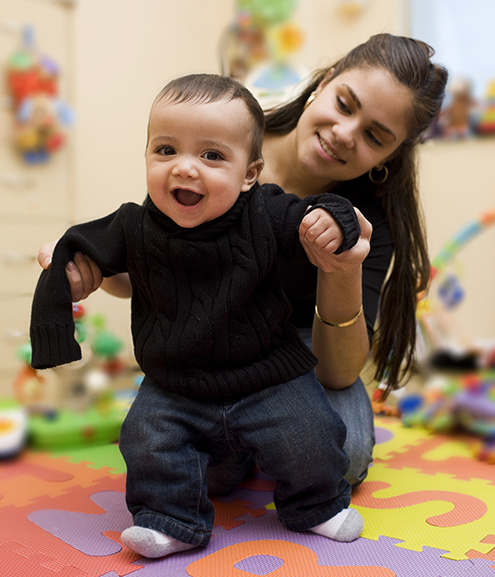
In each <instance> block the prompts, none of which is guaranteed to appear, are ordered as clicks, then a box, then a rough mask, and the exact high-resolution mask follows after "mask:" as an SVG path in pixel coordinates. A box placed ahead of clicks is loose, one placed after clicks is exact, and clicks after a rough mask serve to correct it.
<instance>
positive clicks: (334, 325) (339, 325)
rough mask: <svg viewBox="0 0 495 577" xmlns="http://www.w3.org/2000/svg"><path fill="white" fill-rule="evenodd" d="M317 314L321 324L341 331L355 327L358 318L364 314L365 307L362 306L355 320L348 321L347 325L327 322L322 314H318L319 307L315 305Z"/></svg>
mask: <svg viewBox="0 0 495 577" xmlns="http://www.w3.org/2000/svg"><path fill="white" fill-rule="evenodd" d="M315 313H316V316H317V318H318V320H319V321H320V322H322V323H323V324H325V325H329V326H330V327H339V328H340V329H343V328H344V327H349V326H351V325H353V324H354V323H355V322H356V321H357V320H358V318H359V317H360V316H361V315H362V314H363V305H361V308H360V309H359V312H358V314H357V315H356V316H355V317H354V318H353V319H351V320H350V321H347V322H346V323H331V322H329V321H326V320H325V319H322V318H321V317H320V313H319V312H318V305H315Z"/></svg>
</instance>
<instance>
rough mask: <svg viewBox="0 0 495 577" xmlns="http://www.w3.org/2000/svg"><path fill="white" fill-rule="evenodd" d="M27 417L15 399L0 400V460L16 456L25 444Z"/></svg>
mask: <svg viewBox="0 0 495 577" xmlns="http://www.w3.org/2000/svg"><path fill="white" fill-rule="evenodd" d="M26 431H27V415H26V410H25V408H24V407H23V405H22V404H21V403H19V402H18V401H16V400H15V399H0V459H7V458H10V457H14V456H16V455H18V454H19V453H20V452H21V451H22V449H23V448H24V445H25V442H26Z"/></svg>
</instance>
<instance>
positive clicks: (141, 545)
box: [120, 526, 196, 559]
mask: <svg viewBox="0 0 495 577" xmlns="http://www.w3.org/2000/svg"><path fill="white" fill-rule="evenodd" d="M120 538H121V540H122V543H123V544H124V545H125V546H126V547H128V548H129V549H131V550H132V551H134V552H135V553H139V555H142V556H143V557H149V558H152V559H155V558H156V557H165V556H166V555H171V554H172V553H178V552H179V551H187V549H193V548H194V547H196V545H191V544H190V543H182V542H181V541H177V540H176V539H173V538H172V537H169V536H168V535H165V534H164V533H160V532H159V531H155V530H154V529H145V528H144V527H138V526H134V527H129V528H128V529H126V530H125V531H123V532H122V534H121V536H120Z"/></svg>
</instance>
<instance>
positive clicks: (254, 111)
mask: <svg viewBox="0 0 495 577" xmlns="http://www.w3.org/2000/svg"><path fill="white" fill-rule="evenodd" d="M235 98H240V99H242V100H243V101H244V103H245V104H246V108H247V109H248V112H249V114H250V116H251V119H252V130H251V136H252V139H251V155H250V162H252V161H253V160H257V159H258V158H263V156H262V152H261V148H262V144H263V135H264V131H265V115H264V113H263V110H262V109H261V106H260V105H259V103H258V101H257V100H256V98H255V97H254V96H253V94H252V93H251V92H250V91H249V90H248V89H247V88H246V87H245V86H243V85H242V84H240V83H239V82H237V80H234V79H233V78H230V77H229V76H220V75H219V74H189V75H187V76H181V77H180V78H176V79H174V80H171V81H170V82H169V83H168V84H167V85H166V86H165V88H163V89H162V90H161V92H160V93H159V94H158V96H157V97H156V99H155V103H157V102H160V101H161V100H164V99H165V100H168V101H170V102H191V103H207V102H217V101H219V100H223V99H226V100H234V99H235Z"/></svg>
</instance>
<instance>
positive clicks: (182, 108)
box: [146, 98, 258, 228]
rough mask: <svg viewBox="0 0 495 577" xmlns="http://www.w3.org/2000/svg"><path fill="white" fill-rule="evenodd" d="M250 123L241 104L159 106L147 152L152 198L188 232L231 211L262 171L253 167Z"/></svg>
mask: <svg viewBox="0 0 495 577" xmlns="http://www.w3.org/2000/svg"><path fill="white" fill-rule="evenodd" d="M250 128H251V123H250V116H249V113H248V111H247V108H246V105H245V104H244V102H243V101H242V100H240V99H238V98H237V99H234V100H230V101H226V100H221V101H218V102H208V103H190V102H183V103H174V102H167V101H164V102H157V103H155V104H154V105H153V107H152V110H151V114H150V121H149V128H148V146H147V149H146V182H147V186H148V193H149V195H150V197H151V199H152V201H153V203H154V204H155V205H156V207H157V208H158V209H160V210H161V211H162V212H163V213H164V214H166V215H167V216H169V217H170V218H171V219H172V220H174V221H175V222H176V223H177V224H178V225H179V226H181V227H183V228H192V227H195V226H198V225H200V224H202V223H204V222H207V221H210V220H213V219H215V218H217V217H219V216H220V215H222V214H224V213H225V212H227V211H228V210H229V209H230V208H231V207H232V206H233V205H234V203H235V201H236V200H237V198H238V196H239V194H240V193H241V192H245V191H247V190H249V188H251V186H252V185H253V184H254V181H255V180H256V178H257V175H258V171H257V170H256V169H255V168H253V167H252V165H253V164H254V163H250V162H249V154H250V143H251V130H250Z"/></svg>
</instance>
